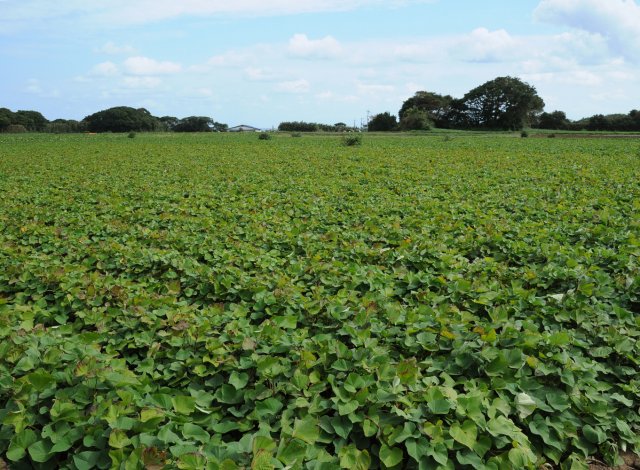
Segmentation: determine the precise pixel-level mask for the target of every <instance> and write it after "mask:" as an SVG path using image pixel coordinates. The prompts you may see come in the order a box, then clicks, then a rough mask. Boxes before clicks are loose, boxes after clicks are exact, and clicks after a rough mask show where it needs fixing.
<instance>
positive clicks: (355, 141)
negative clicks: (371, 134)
mask: <svg viewBox="0 0 640 470" xmlns="http://www.w3.org/2000/svg"><path fill="white" fill-rule="evenodd" d="M342 144H343V145H346V146H347V147H353V146H356V145H361V144H362V136H361V135H359V134H355V135H345V136H344V137H343V138H342Z"/></svg>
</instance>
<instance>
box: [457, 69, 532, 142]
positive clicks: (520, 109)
mask: <svg viewBox="0 0 640 470" xmlns="http://www.w3.org/2000/svg"><path fill="white" fill-rule="evenodd" d="M453 108H454V109H455V113H454V115H455V118H454V120H455V121H457V122H456V124H457V126H460V127H470V128H483V129H505V130H516V129H522V128H523V127H525V126H527V125H529V124H530V123H531V120H532V118H533V117H534V116H535V115H536V114H537V113H540V112H541V111H542V110H543V109H544V101H543V100H542V98H540V96H538V93H537V92H536V89H535V88H534V87H532V86H531V85H529V84H528V83H525V82H523V81H521V80H520V79H518V78H515V77H498V78H496V79H494V80H491V81H488V82H486V83H484V84H482V85H480V86H479V87H477V88H474V89H473V90H471V91H469V92H468V93H467V94H466V95H464V97H463V98H462V99H461V100H459V101H456V102H454V103H453Z"/></svg>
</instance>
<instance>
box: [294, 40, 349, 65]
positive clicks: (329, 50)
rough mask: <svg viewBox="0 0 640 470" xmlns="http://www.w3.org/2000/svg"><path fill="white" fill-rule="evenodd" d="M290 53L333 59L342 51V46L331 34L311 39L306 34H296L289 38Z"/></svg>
mask: <svg viewBox="0 0 640 470" xmlns="http://www.w3.org/2000/svg"><path fill="white" fill-rule="evenodd" d="M288 51H289V54H291V55H292V56H293V57H301V58H307V59H331V58H334V57H338V56H339V55H340V54H341V53H342V46H340V43H339V42H338V41H337V40H336V39H335V38H333V37H331V36H326V37H324V38H322V39H309V38H308V37H307V35H306V34H294V35H293V37H292V38H291V39H290V40H289V47H288Z"/></svg>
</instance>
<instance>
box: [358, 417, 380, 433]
mask: <svg viewBox="0 0 640 470" xmlns="http://www.w3.org/2000/svg"><path fill="white" fill-rule="evenodd" d="M362 432H363V433H364V435H365V437H371V436H374V435H375V434H376V433H377V432H378V426H376V424H375V423H374V422H373V421H371V420H370V419H365V420H364V422H363V423H362Z"/></svg>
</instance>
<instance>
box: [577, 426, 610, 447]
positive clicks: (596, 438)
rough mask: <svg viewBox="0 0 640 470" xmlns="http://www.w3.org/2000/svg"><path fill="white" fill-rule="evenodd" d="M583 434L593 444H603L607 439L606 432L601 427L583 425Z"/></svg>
mask: <svg viewBox="0 0 640 470" xmlns="http://www.w3.org/2000/svg"><path fill="white" fill-rule="evenodd" d="M582 435H583V436H584V437H585V438H586V439H587V440H588V441H589V442H591V443H593V444H602V443H603V442H604V441H606V440H607V435H606V433H605V432H604V431H603V430H602V429H601V428H600V427H593V426H590V425H586V426H583V427H582Z"/></svg>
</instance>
